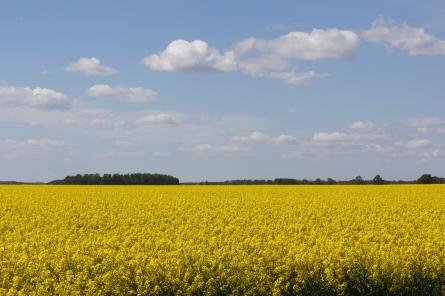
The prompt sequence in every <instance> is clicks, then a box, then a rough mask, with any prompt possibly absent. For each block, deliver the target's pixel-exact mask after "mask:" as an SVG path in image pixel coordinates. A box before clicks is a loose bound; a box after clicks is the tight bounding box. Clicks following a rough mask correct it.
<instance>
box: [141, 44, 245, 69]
mask: <svg viewBox="0 0 445 296" xmlns="http://www.w3.org/2000/svg"><path fill="white" fill-rule="evenodd" d="M143 63H144V65H145V66H147V67H148V68H150V69H152V70H155V71H178V70H187V71H218V72H230V71H234V70H236V68H237V62H236V56H235V54H234V53H233V52H232V51H227V52H224V53H220V52H219V50H217V49H215V48H211V47H209V46H208V44H207V42H205V41H202V40H194V41H191V42H189V41H186V40H175V41H173V42H171V43H170V44H169V45H168V46H167V48H166V49H165V50H164V51H162V52H159V53H157V54H152V55H149V56H147V57H145V58H144V59H143Z"/></svg>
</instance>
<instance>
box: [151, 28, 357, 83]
mask: <svg viewBox="0 0 445 296" xmlns="http://www.w3.org/2000/svg"><path fill="white" fill-rule="evenodd" d="M358 44H359V38H358V36H357V35H356V34H355V33H354V32H352V31H345V30H338V29H328V30H319V29H316V30H313V31H312V32H310V33H306V32H291V33H288V34H286V35H284V36H281V37H279V38H276V39H271V40H262V39H257V38H254V37H250V38H247V39H245V40H242V41H241V42H238V43H237V44H235V45H234V46H233V47H232V48H231V49H230V50H227V51H224V52H223V51H220V50H218V49H216V48H212V47H209V46H208V44H207V42H205V41H202V40H195V41H186V40H175V41H173V42H171V43H170V44H169V45H168V46H167V48H166V49H165V50H164V51H162V52H159V53H157V54H152V55H149V56H147V57H145V58H144V59H143V63H144V64H145V65H146V66H147V67H148V68H150V69H152V70H156V71H181V70H182V71H216V72H235V71H237V72H241V73H243V74H246V75H249V76H252V77H263V78H271V79H278V80H282V81H285V82H287V83H289V84H292V85H306V84H308V83H309V82H310V81H311V80H312V79H314V78H321V77H326V76H327V74H320V73H317V72H315V71H296V70H295V68H296V67H295V66H293V65H291V64H290V62H289V61H290V60H292V59H301V60H319V59H339V58H340V59H346V58H352V57H353V56H354V55H355V53H356V51H357V47H358Z"/></svg>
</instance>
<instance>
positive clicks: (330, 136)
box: [312, 132, 349, 142]
mask: <svg viewBox="0 0 445 296" xmlns="http://www.w3.org/2000/svg"><path fill="white" fill-rule="evenodd" d="M348 137H349V136H348V134H346V133H341V132H332V133H315V134H314V135H313V136H312V140H314V141H320V142H329V141H338V140H345V139H347V138H348Z"/></svg>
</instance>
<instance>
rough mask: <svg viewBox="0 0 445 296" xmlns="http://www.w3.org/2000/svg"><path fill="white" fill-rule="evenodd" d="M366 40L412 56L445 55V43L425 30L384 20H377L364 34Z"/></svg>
mask: <svg viewBox="0 0 445 296" xmlns="http://www.w3.org/2000/svg"><path fill="white" fill-rule="evenodd" d="M362 35H363V37H364V38H365V40H367V41H368V42H372V43H382V44H384V45H385V46H386V47H387V48H389V49H397V50H400V51H403V52H406V53H407V54H409V55H411V56H416V55H442V54H445V41H444V40H440V39H437V38H436V37H435V36H433V35H431V34H428V33H427V32H426V31H425V29H423V28H416V27H411V26H409V25H408V24H407V23H402V24H397V23H395V22H393V21H387V20H385V19H383V18H379V19H377V20H375V21H374V22H373V24H372V26H371V29H369V30H367V31H365V32H363V33H362Z"/></svg>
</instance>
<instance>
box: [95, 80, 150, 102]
mask: <svg viewBox="0 0 445 296" xmlns="http://www.w3.org/2000/svg"><path fill="white" fill-rule="evenodd" d="M87 94H88V95H89V96H91V97H94V98H111V99H117V100H121V101H128V102H136V103H147V102H152V101H153V100H155V99H156V97H157V96H158V93H156V92H155V91H153V90H151V89H147V88H142V87H121V86H114V87H113V86H110V85H107V84H96V85H93V86H91V87H90V88H89V89H88V90H87Z"/></svg>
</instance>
